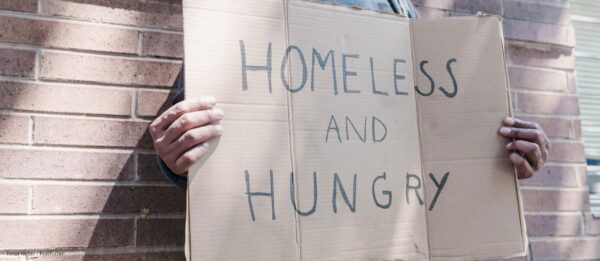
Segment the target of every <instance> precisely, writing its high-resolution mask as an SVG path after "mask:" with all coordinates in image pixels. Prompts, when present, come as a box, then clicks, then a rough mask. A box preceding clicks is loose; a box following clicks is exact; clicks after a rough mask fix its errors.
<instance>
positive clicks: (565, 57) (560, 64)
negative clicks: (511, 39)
mask: <svg viewBox="0 0 600 261" xmlns="http://www.w3.org/2000/svg"><path fill="white" fill-rule="evenodd" d="M507 54H508V60H509V62H510V63H512V64H518V65H526V66H536V67H546V68H557V69H566V70H573V69H575V55H574V53H573V50H572V49H571V48H568V49H566V48H551V47H547V48H546V49H534V48H528V47H526V46H522V45H516V44H508V45H507Z"/></svg>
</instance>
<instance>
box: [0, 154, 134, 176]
mask: <svg viewBox="0 0 600 261" xmlns="http://www.w3.org/2000/svg"><path fill="white" fill-rule="evenodd" d="M0 158H1V159H3V160H2V161H0V177H1V178H9V179H57V180H62V179H75V180H134V179H135V173H134V170H133V157H132V155H131V153H126V152H82V151H64V150H39V149H0Z"/></svg>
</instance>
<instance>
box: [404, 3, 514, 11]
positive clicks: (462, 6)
mask: <svg viewBox="0 0 600 261" xmlns="http://www.w3.org/2000/svg"><path fill="white" fill-rule="evenodd" d="M413 3H414V4H415V5H423V6H428V7H433V8H438V9H444V10H454V11H465V12H469V13H472V14H475V13H478V12H483V13H490V14H501V13H502V4H501V2H500V0H413Z"/></svg>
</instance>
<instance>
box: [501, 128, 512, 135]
mask: <svg viewBox="0 0 600 261" xmlns="http://www.w3.org/2000/svg"><path fill="white" fill-rule="evenodd" d="M500 133H501V134H502V135H508V134H510V128H507V127H502V128H500Z"/></svg>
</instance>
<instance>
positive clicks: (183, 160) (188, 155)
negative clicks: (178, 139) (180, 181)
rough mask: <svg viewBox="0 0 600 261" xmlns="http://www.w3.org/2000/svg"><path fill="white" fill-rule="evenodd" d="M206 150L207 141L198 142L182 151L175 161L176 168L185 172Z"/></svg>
mask: <svg viewBox="0 0 600 261" xmlns="http://www.w3.org/2000/svg"><path fill="white" fill-rule="evenodd" d="M207 152H208V142H203V143H201V144H198V145H196V146H194V147H192V148H191V149H189V150H188V151H186V152H185V153H183V154H182V155H181V156H180V157H179V158H178V159H177V161H175V166H176V168H178V169H180V170H182V171H185V172H187V171H188V170H189V169H190V168H191V167H192V165H194V164H195V163H196V162H198V160H200V159H201V158H202V157H203V156H204V155H206V153H207Z"/></svg>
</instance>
